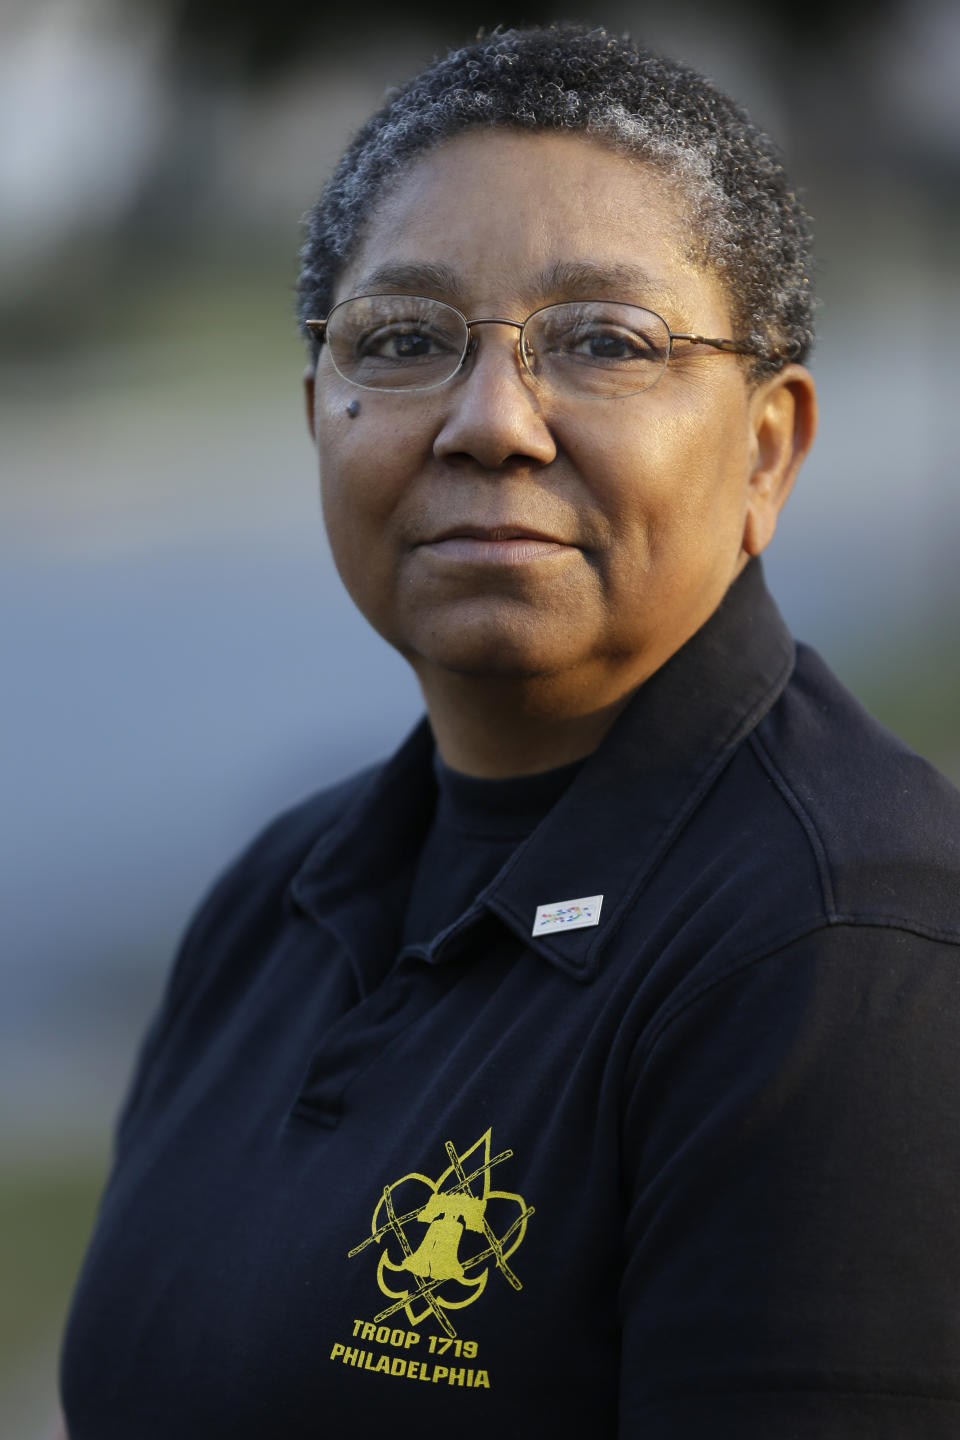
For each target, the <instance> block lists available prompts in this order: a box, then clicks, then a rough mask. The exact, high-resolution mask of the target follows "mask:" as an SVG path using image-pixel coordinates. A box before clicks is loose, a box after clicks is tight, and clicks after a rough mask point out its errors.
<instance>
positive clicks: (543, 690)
mask: <svg viewBox="0 0 960 1440" xmlns="http://www.w3.org/2000/svg"><path fill="white" fill-rule="evenodd" d="M420 684H421V689H422V690H423V696H424V700H425V701H426V705H427V711H428V714H429V716H430V723H431V726H432V728H433V733H434V738H435V739H436V742H437V749H438V751H439V752H440V757H441V759H442V760H443V761H444V763H445V764H446V765H449V766H450V768H451V769H453V770H459V771H460V772H461V773H462V774H464V775H476V776H478V777H480V778H484V779H492V780H494V779H496V780H499V779H508V778H510V777H511V776H514V775H533V774H536V773H537V772H538V771H541V770H553V769H556V768H557V767H558V766H560V765H569V764H572V763H573V761H575V760H582V759H583V758H584V756H586V755H589V754H591V753H592V752H593V751H594V750H595V749H596V748H597V746H598V745H599V744H600V742H601V740H602V739H603V737H604V736H605V735H606V733H607V731H608V730H609V729H610V727H611V725H612V724H613V722H614V721H615V720H616V718H617V716H618V715H619V714H620V712H621V710H623V708H624V706H625V705H626V703H627V701H628V700H629V699H630V693H632V692H628V693H627V694H626V695H622V696H620V697H618V698H617V699H616V700H615V701H613V702H612V703H610V704H606V705H602V706H600V707H599V708H592V707H591V703H590V702H591V698H592V697H590V696H589V695H585V696H582V697H581V703H580V704H579V705H578V704H576V703H572V702H571V697H570V696H569V695H568V694H566V695H564V702H565V703H564V704H562V705H558V703H557V700H558V697H557V695H556V694H555V693H554V690H555V688H556V687H555V686H554V685H553V684H552V683H551V682H550V680H548V679H543V678H538V679H537V680H524V681H518V680H516V679H514V678H512V677H511V678H491V677H490V676H472V675H457V674H451V673H449V672H448V673H446V674H444V675H443V676H440V677H438V676H436V675H431V676H424V675H421V676H420Z"/></svg>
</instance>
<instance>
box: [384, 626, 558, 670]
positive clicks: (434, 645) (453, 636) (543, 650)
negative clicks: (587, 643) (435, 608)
mask: <svg viewBox="0 0 960 1440" xmlns="http://www.w3.org/2000/svg"><path fill="white" fill-rule="evenodd" d="M539 628H540V627H538V626H537V625H530V624H529V623H528V624H526V625H520V626H517V625H512V626H505V625H470V624H468V623H463V624H459V625H454V626H451V627H450V628H449V630H446V629H444V630H443V631H437V632H434V633H433V634H431V635H430V637H429V641H428V642H427V643H424V644H422V645H416V646H414V647H413V650H412V652H411V651H410V650H408V651H407V652H406V653H407V654H408V657H409V658H410V660H411V661H412V663H413V665H414V668H415V669H419V668H420V667H422V666H429V667H430V668H431V669H434V670H446V671H448V672H449V673H451V674H454V675H465V676H473V677H475V678H485V677H486V678H489V679H491V680H492V679H502V680H526V679H531V680H532V679H536V678H537V677H540V676H546V675H553V674H556V673H558V672H559V671H563V670H566V669H568V668H569V667H570V665H571V662H572V661H573V658H574V656H573V652H572V647H571V644H570V638H569V627H563V633H562V634H560V635H544V634H543V633H538V630H539Z"/></svg>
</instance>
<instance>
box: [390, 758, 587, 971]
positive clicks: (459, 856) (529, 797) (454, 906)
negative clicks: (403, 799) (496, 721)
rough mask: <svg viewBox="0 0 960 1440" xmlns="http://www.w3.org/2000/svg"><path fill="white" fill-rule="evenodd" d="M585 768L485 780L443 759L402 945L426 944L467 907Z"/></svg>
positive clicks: (575, 765)
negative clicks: (452, 766) (451, 767)
mask: <svg viewBox="0 0 960 1440" xmlns="http://www.w3.org/2000/svg"><path fill="white" fill-rule="evenodd" d="M582 764H583V761H582V760H575V761H574V762H573V763H572V764H570V765H561V766H560V767H559V768H558V769H555V770H543V771H541V772H540V773H539V774H536V775H518V776H513V777H511V778H510V779H508V780H481V779H478V778H477V777H476V776H474V775H463V774H461V773H460V771H458V770H451V769H450V768H449V766H447V765H444V763H443V761H442V760H441V759H440V758H439V756H438V757H437V759H436V761H435V763H434V769H435V772H436V777H437V808H436V810H435V812H434V816H433V821H432V823H431V825H430V829H429V830H428V831H427V835H426V839H425V840H424V842H423V848H422V850H421V851H420V858H419V860H418V861H417V868H416V873H415V875H414V880H413V887H412V889H411V891H410V899H409V901H408V903H407V913H406V917H405V919H404V924H403V936H402V940H401V948H406V947H407V946H410V945H426V944H428V943H429V942H430V941H431V940H432V939H433V938H434V936H435V935H438V934H439V933H440V931H441V930H444V929H446V927H447V926H448V925H450V924H452V923H453V921H454V920H456V918H457V917H458V916H459V915H461V914H462V913H463V911H464V910H466V908H467V907H468V905H470V903H471V902H472V901H473V900H474V899H475V898H476V896H477V895H478V894H479V892H480V891H481V890H482V889H483V888H484V886H485V885H487V884H489V882H490V881H491V880H492V879H493V877H494V875H496V873H497V871H498V870H499V869H500V868H501V866H502V865H503V864H505V862H506V861H507V860H508V859H509V857H510V856H511V855H512V854H513V852H514V850H515V849H516V848H517V846H518V845H519V844H520V842H521V841H522V840H525V839H526V838H527V836H528V835H530V834H531V833H532V832H533V831H534V830H535V829H536V827H537V826H538V825H539V823H540V821H541V820H542V819H543V817H544V816H545V815H546V814H547V812H548V811H549V810H552V809H553V806H554V805H555V804H556V802H557V801H558V800H559V799H560V796H561V795H562V794H563V792H564V791H565V790H566V788H567V786H568V785H569V784H570V782H571V781H572V780H573V777H574V776H575V775H576V773H577V771H578V770H579V769H580V767H581V766H582Z"/></svg>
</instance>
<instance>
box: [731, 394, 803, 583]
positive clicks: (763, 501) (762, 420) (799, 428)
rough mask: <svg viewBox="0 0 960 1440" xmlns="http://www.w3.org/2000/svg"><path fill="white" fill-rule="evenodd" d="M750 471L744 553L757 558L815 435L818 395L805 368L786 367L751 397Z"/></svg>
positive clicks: (773, 527) (775, 526)
mask: <svg viewBox="0 0 960 1440" xmlns="http://www.w3.org/2000/svg"><path fill="white" fill-rule="evenodd" d="M750 419H751V424H752V428H753V468H752V470H751V473H750V483H749V493H748V495H747V511H746V516H745V519H744V527H743V548H744V551H745V552H746V554H748V555H759V554H760V552H761V550H764V549H765V548H766V547H767V545H769V543H770V541H771V540H772V538H773V532H774V531H775V530H776V528H777V518H778V516H779V514H780V511H781V510H782V508H783V506H784V504H785V502H786V499H787V496H788V495H789V494H790V491H791V490H792V489H793V482H794V479H795V477H796V474H797V471H798V470H799V469H800V466H801V465H802V464H803V462H804V460H805V459H806V455H807V451H808V450H809V449H810V446H811V445H812V444H813V438H814V436H815V435H816V433H817V391H816V386H815V385H814V383H813V376H812V375H811V374H810V371H809V370H807V369H806V368H805V367H804V366H803V365H785V366H784V367H783V369H782V370H780V371H778V373H777V374H776V375H773V376H772V377H771V378H770V379H769V380H765V381H762V382H761V383H760V384H759V385H758V386H757V388H756V390H755V391H754V392H753V394H752V395H751V397H750Z"/></svg>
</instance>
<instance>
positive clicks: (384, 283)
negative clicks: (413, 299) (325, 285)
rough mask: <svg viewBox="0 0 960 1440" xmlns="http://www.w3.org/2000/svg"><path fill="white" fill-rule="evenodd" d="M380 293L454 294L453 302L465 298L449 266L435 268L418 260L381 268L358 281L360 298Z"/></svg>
mask: <svg viewBox="0 0 960 1440" xmlns="http://www.w3.org/2000/svg"><path fill="white" fill-rule="evenodd" d="M379 290H396V291H398V292H401V291H402V292H404V293H405V294H409V295H422V294H424V293H426V294H427V295H432V294H437V295H452V296H453V298H454V299H461V298H462V296H463V287H462V286H461V283H460V280H459V277H458V276H457V273H456V271H455V270H451V268H450V266H449V265H433V264H430V263H429V262H427V261H419V260H410V261H402V260H401V261H395V262H393V263H388V264H386V265H378V266H377V268H376V269H375V270H369V271H368V272H367V274H366V275H362V276H361V277H360V279H359V280H358V281H357V284H356V293H357V294H358V295H376V294H377V292H378V291H379Z"/></svg>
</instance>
